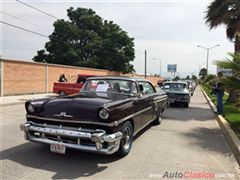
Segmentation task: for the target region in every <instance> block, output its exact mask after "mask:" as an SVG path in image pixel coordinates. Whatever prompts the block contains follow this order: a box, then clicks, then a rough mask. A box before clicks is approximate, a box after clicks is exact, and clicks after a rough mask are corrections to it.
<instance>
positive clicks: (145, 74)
mask: <svg viewBox="0 0 240 180" xmlns="http://www.w3.org/2000/svg"><path fill="white" fill-rule="evenodd" d="M144 77H145V78H147V50H145V71H144Z"/></svg>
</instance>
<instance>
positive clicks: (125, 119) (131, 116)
mask: <svg viewBox="0 0 240 180" xmlns="http://www.w3.org/2000/svg"><path fill="white" fill-rule="evenodd" d="M151 108H153V106H151V107H148V108H145V109H143V110H141V111H138V112H136V113H133V114H131V115H129V116H127V117H125V118H123V119H120V120H118V121H116V124H117V125H119V124H121V123H123V122H124V121H127V120H128V119H131V118H133V117H135V116H137V115H139V114H142V113H144V112H145V111H148V110H150V109H151Z"/></svg>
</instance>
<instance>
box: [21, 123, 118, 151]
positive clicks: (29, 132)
mask: <svg viewBox="0 0 240 180" xmlns="http://www.w3.org/2000/svg"><path fill="white" fill-rule="evenodd" d="M20 129H21V130H22V131H24V133H25V139H26V140H29V141H34V142H39V143H44V144H54V143H61V144H62V145H64V146H65V147H67V148H72V149H77V150H81V151H89V152H96V153H101V154H113V153H115V152H116V151H117V150H118V149H119V145H120V140H121V138H122V133H121V132H120V131H118V132H116V133H113V134H106V132H105V131H104V130H101V129H96V130H94V131H91V132H90V131H89V132H87V131H82V130H81V129H79V130H77V129H76V130H68V129H64V128H62V127H58V128H56V127H54V128H53V127H51V126H49V127H48V126H47V125H46V126H44V125H43V126H39V125H36V124H34V123H32V122H26V123H24V124H21V125H20ZM33 133H39V136H35V135H34V134H33ZM47 135H52V136H56V137H57V140H53V139H49V138H47ZM64 137H68V138H76V139H77V143H76V144H75V143H71V142H70V143H69V142H63V141H62V139H64ZM82 139H85V140H86V139H87V140H90V141H91V142H92V143H95V146H93V145H85V144H84V145H82V144H81V140H82ZM103 143H107V146H106V145H103Z"/></svg>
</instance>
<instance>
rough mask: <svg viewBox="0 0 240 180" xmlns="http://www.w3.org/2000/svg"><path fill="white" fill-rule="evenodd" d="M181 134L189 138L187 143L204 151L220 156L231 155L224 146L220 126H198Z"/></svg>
mask: <svg viewBox="0 0 240 180" xmlns="http://www.w3.org/2000/svg"><path fill="white" fill-rule="evenodd" d="M181 135H183V136H185V137H187V138H189V143H191V144H192V145H194V146H198V147H200V148H202V149H204V151H206V152H208V153H210V154H213V155H221V156H228V157H229V156H231V155H232V153H231V150H230V148H229V147H228V146H226V144H227V143H226V141H225V138H224V135H223V133H222V131H221V129H220V128H205V127H201V128H200V127H198V128H194V129H192V130H191V131H188V132H183V133H181Z"/></svg>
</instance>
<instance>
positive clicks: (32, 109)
mask: <svg viewBox="0 0 240 180" xmlns="http://www.w3.org/2000/svg"><path fill="white" fill-rule="evenodd" d="M27 109H28V112H31V113H33V112H34V111H35V109H34V107H33V105H32V104H28V106H27Z"/></svg>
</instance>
